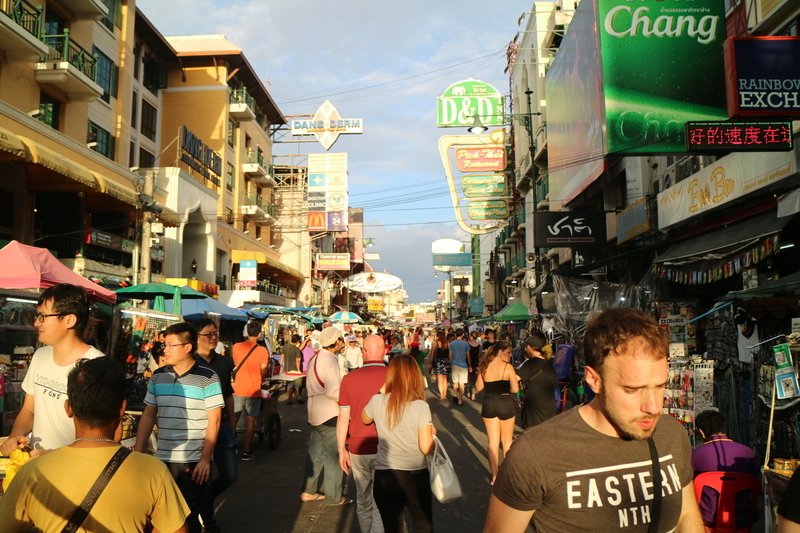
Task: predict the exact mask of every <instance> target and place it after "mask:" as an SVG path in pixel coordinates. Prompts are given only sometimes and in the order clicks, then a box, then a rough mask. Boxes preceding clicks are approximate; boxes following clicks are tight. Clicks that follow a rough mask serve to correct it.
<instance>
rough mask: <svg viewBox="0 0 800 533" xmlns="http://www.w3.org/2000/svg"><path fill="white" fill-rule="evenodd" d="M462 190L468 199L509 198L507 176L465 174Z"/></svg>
mask: <svg viewBox="0 0 800 533" xmlns="http://www.w3.org/2000/svg"><path fill="white" fill-rule="evenodd" d="M461 190H462V191H464V196H466V197H467V198H482V197H484V196H507V195H508V184H507V181H506V175H505V174H464V175H463V176H461Z"/></svg>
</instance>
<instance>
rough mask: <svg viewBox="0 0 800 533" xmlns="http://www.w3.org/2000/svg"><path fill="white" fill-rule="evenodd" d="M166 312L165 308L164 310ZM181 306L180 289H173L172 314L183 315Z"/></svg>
mask: <svg viewBox="0 0 800 533" xmlns="http://www.w3.org/2000/svg"><path fill="white" fill-rule="evenodd" d="M164 310H165V311H166V308H165V309H164ZM182 311H183V306H182V305H181V288H180V287H177V286H176V287H175V291H173V293H172V314H173V315H183V312H182Z"/></svg>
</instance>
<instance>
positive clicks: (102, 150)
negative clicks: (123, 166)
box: [86, 120, 114, 160]
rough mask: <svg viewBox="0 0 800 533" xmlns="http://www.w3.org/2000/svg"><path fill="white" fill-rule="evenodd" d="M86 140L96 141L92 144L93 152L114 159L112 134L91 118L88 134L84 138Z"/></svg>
mask: <svg viewBox="0 0 800 533" xmlns="http://www.w3.org/2000/svg"><path fill="white" fill-rule="evenodd" d="M86 142H87V143H97V144H96V145H95V146H94V151H95V152H97V153H99V154H103V155H104V156H106V157H107V158H109V159H111V160H113V159H114V136H113V135H111V133H110V132H108V131H107V130H104V129H103V128H101V127H100V126H98V125H97V124H95V123H94V122H92V121H91V120H90V121H89V135H88V136H87V138H86Z"/></svg>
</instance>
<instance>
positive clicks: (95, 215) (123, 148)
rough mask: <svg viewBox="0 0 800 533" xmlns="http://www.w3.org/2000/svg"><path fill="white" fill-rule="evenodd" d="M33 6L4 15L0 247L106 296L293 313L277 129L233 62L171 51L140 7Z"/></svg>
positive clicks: (206, 46) (271, 112)
mask: <svg viewBox="0 0 800 533" xmlns="http://www.w3.org/2000/svg"><path fill="white" fill-rule="evenodd" d="M37 4H38V3H37ZM41 4H42V5H41V6H34V5H32V4H29V3H28V2H27V1H25V0H16V1H11V0H2V1H0V50H2V52H3V56H4V61H3V62H2V64H0V128H2V131H0V133H2V136H0V141H1V142H0V150H2V152H1V154H2V156H1V157H0V165H2V174H0V175H2V179H0V207H2V209H0V213H1V214H0V239H6V240H10V239H16V240H19V241H21V242H24V243H27V244H34V245H37V246H43V247H47V248H49V249H51V250H52V251H54V252H55V253H57V254H58V256H59V257H60V258H61V259H62V261H64V262H65V263H66V264H67V265H68V266H70V267H71V268H73V269H74V270H75V271H77V272H79V273H81V274H82V275H84V276H87V277H89V276H96V277H98V278H101V279H102V280H104V281H107V282H109V283H110V284H112V285H113V282H115V281H119V280H121V279H125V278H127V279H128V281H130V282H146V281H150V280H161V279H165V278H173V279H176V278H177V279H184V280H190V279H192V278H194V279H195V280H199V281H201V282H204V283H206V284H208V285H219V286H220V288H221V289H222V292H221V296H222V297H223V300H225V301H229V302H230V303H233V304H238V303H242V302H245V301H255V302H264V303H277V304H281V305H293V304H294V303H296V301H297V300H298V294H300V293H301V292H303V287H304V280H305V279H306V277H307V274H302V273H301V270H300V269H301V268H302V265H301V264H300V263H299V259H298V258H297V257H292V256H291V255H289V256H287V258H284V259H282V258H281V255H280V254H279V252H278V251H277V250H276V249H275V245H274V244H273V243H272V241H273V232H272V231H271V229H272V226H273V224H274V222H275V218H274V201H275V198H274V196H273V190H274V186H275V178H274V175H273V171H272V165H271V157H272V142H271V138H270V128H271V126H273V125H279V124H283V123H284V118H283V116H282V114H281V112H280V110H279V109H278V107H277V105H276V104H275V102H274V101H273V99H272V97H271V96H270V94H269V92H268V91H267V89H266V88H265V86H264V84H263V83H262V82H261V81H260V80H259V78H258V75H257V74H256V72H255V70H254V69H253V67H252V65H251V64H250V63H249V62H248V60H247V58H246V57H245V56H244V54H243V52H242V50H241V49H239V48H238V47H236V46H235V45H234V44H233V43H231V42H230V41H228V40H227V39H225V37H224V36H221V35H211V36H182V37H169V38H167V37H164V36H162V35H161V33H160V32H159V31H158V30H157V29H156V28H155V27H154V26H153V25H152V23H151V22H150V21H149V20H148V19H147V18H146V17H145V16H144V14H143V13H142V12H141V11H139V10H138V9H136V6H135V3H134V2H133V1H128V2H126V3H124V4H123V3H122V2H120V1H119V0H116V1H115V0H102V1H101V0H66V1H60V2H57V1H46V2H42V3H41ZM242 260H255V261H256V262H257V265H258V267H257V279H256V280H253V281H251V280H246V281H244V282H241V283H240V281H239V280H238V277H239V276H238V273H239V263H240V261H242ZM287 260H288V261H290V263H287ZM251 285H255V286H251ZM230 291H235V293H236V294H231V293H230ZM211 292H213V290H212V291H211Z"/></svg>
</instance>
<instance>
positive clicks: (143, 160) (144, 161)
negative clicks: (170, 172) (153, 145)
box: [139, 148, 156, 168]
mask: <svg viewBox="0 0 800 533" xmlns="http://www.w3.org/2000/svg"><path fill="white" fill-rule="evenodd" d="M139 166H140V167H142V168H153V167H154V166H156V156H155V154H151V153H150V152H148V151H147V150H145V149H144V148H139Z"/></svg>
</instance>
